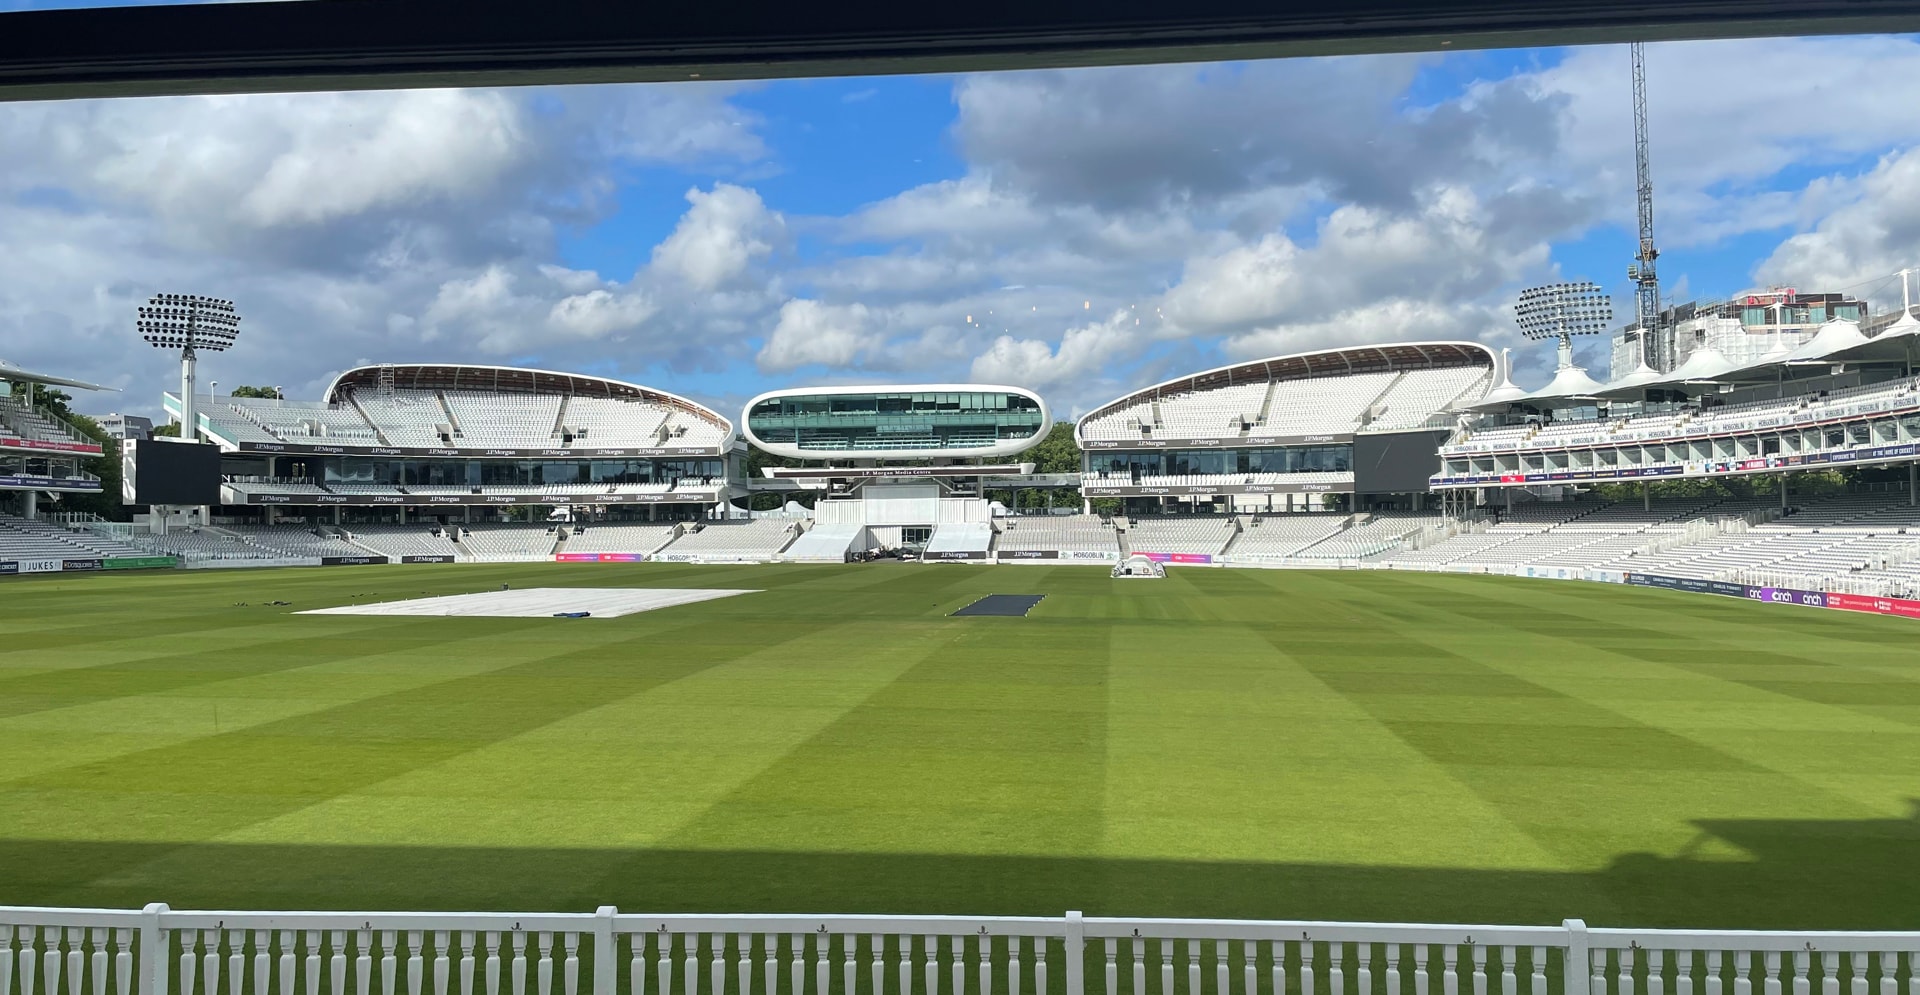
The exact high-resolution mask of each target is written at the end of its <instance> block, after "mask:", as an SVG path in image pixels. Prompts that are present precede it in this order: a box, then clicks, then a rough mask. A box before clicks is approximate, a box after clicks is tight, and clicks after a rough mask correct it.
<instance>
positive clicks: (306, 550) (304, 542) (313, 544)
mask: <svg viewBox="0 0 1920 995" xmlns="http://www.w3.org/2000/svg"><path fill="white" fill-rule="evenodd" d="M221 530H222V531H226V532H231V533H233V534H234V535H237V536H239V537H240V538H241V541H243V542H246V543H247V544H249V545H251V546H254V547H256V548H259V549H262V550H265V551H267V552H268V553H271V554H273V555H276V556H288V557H307V556H365V555H367V552H366V550H364V549H361V548H360V547H358V546H355V545H354V544H353V543H351V542H349V541H347V540H346V539H345V538H344V537H342V536H337V535H319V534H316V533H315V532H314V531H313V530H312V529H310V528H308V527H306V526H301V525H226V526H221Z"/></svg>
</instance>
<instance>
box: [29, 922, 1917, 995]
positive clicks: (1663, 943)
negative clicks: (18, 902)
mask: <svg viewBox="0 0 1920 995" xmlns="http://www.w3.org/2000/svg"><path fill="white" fill-rule="evenodd" d="M1916 966H1920V933H1896V932H1885V933H1879V932H1738V931H1699V930H1635V929H1589V928H1587V926H1586V925H1585V924H1584V923H1583V922H1581V921H1580V920H1577V919H1570V920H1567V921H1565V922H1564V923H1563V924H1561V925H1560V926H1466V925H1419V924H1386V923H1339V922H1304V921H1249V920H1205V919H1107V918H1097V917H1086V916H1082V915H1081V914H1079V913H1077V912H1069V913H1067V914H1066V915H1064V916H1061V917H1057V918H1054V917H1024V918H1023V917H941V916H805V915H771V916H765V915H714V916H702V915H632V914H625V913H621V912H618V911H616V910H615V909H613V908H611V907H607V908H602V909H600V910H599V911H598V912H596V913H591V914H583V913H575V914H531V915H522V914H517V913H421V912H181V911H174V910H172V909H169V908H168V907H167V906H165V905H150V906H147V907H146V908H145V909H144V910H140V911H132V910H112V909H47V908H14V907H0V995H348V993H349V992H351V993H352V995H375V993H376V992H377V993H378V995H399V993H402V992H404V993H405V995H426V993H431V995H450V993H452V992H456V991H457V992H458V993H459V995H583V993H585V992H590V993H592V995H649V993H652V995H1466V993H1469V992H1470V993H1471V995H1756V992H1755V986H1756V985H1757V986H1759V993H1758V995H1788V990H1789V989H1791V995H1812V992H1813V988H1814V986H1816V985H1817V986H1818V987H1819V990H1820V995H1842V992H1843V991H1844V992H1845V993H1846V995H1917V993H1916V984H1915V968H1916Z"/></svg>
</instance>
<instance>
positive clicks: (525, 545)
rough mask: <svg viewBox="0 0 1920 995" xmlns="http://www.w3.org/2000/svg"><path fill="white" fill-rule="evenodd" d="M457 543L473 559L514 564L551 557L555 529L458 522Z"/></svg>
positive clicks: (483, 561) (557, 539) (556, 535)
mask: <svg viewBox="0 0 1920 995" xmlns="http://www.w3.org/2000/svg"><path fill="white" fill-rule="evenodd" d="M452 528H454V529H456V530H457V531H458V532H459V536H460V539H459V545H460V547H461V548H462V549H463V550H464V551H465V552H466V554H467V555H468V556H469V557H471V558H472V559H473V560H475V561H476V562H480V563H516V562H525V561H529V560H545V559H548V558H550V557H552V556H553V550H554V546H555V544H556V543H558V542H559V540H560V533H559V529H557V528H554V527H552V526H541V525H478V524H476V525H458V526H452Z"/></svg>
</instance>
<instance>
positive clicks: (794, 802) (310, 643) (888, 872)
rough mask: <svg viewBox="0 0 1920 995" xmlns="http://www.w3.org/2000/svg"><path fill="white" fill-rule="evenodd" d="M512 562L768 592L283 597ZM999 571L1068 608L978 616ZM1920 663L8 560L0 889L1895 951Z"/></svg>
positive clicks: (1332, 612) (1189, 586)
mask: <svg viewBox="0 0 1920 995" xmlns="http://www.w3.org/2000/svg"><path fill="white" fill-rule="evenodd" d="M503 582H512V583H513V584H514V586H516V587H530V586H604V587H617V586H640V587H649V586H653V587H665V586H688V587H737V588H760V589H764V593H759V594H751V595H746V596H742V597H737V598H731V599H726V600H722V601H715V602H709V603H704V604H695V605H690V606H684V607H678V608H670V609H665V610H661V611H657V612H651V613H644V614H638V615H631V616H627V617H624V618H618V619H590V620H579V621H568V620H560V619H550V618H535V619H476V618H448V619H440V618H426V619H422V618H396V617H364V616H300V615H291V614H287V612H289V611H291V610H293V609H286V608H272V607H264V606H262V604H261V603H262V602H265V601H268V600H274V599H279V600H285V601H290V602H293V608H294V609H300V608H317V607H325V606H330V605H336V604H343V603H347V602H349V601H351V600H354V599H355V598H374V597H377V598H379V599H382V600H387V599H393V598H398V597H417V596H419V595H420V594H423V593H430V594H452V593H460V592H467V591H479V590H489V589H497V588H498V587H499V586H500V584H501V583H503ZM989 593H1009V594H1013V593H1044V594H1046V595H1047V598H1046V600H1045V601H1044V602H1043V603H1041V605H1040V606H1039V607H1038V608H1037V609H1036V610H1035V611H1034V612H1033V614H1032V615H1031V616H1029V617H1027V618H951V617H948V613H950V612H952V611H953V610H954V609H956V608H958V607H960V606H961V605H963V604H965V603H967V602H969V601H972V600H973V599H974V598H976V597H979V596H981V595H985V594H989ZM241 601H245V602H250V604H249V605H248V606H245V607H241V606H238V605H236V604H235V602H241ZM1917 645H1920V625H1916V624H1915V623H1913V622H1911V621H1906V620H1900V619H1887V618H1878V617H1873V616H1865V615H1857V614H1851V613H1839V612H1821V611H1817V610H1809V609H1797V608H1776V607H1769V606H1765V605H1757V604H1750V603H1747V602H1743V601H1738V600H1728V599H1720V598H1712V597H1703V596H1698V595H1687V594H1679V593H1674V592H1666V591H1654V590H1644V589H1630V588H1625V587H1613V586H1608V585H1597V584H1584V583H1567V582H1550V581H1528V580H1514V579H1506V578H1491V577H1471V576H1448V575H1433V574H1412V573H1385V572H1348V573H1323V572H1296V571H1256V570H1245V571H1241V570H1209V569H1180V568H1177V567H1176V568H1175V569H1174V570H1173V571H1172V572H1171V575H1170V576H1169V577H1168V578H1167V579H1166V580H1164V581H1114V580H1111V579H1109V578H1108V577H1107V575H1106V573H1105V571H1104V570H1099V569H1089V568H1083V567H1057V568H1056V567H1026V566H1008V567H966V566H916V565H901V564H883V565H882V564H876V565H868V566H830V567H810V566H707V567H685V566H672V565H654V564H644V565H618V564H583V565H555V564H513V565H497V566H464V565H461V566H438V565H436V566H417V567H412V566H410V567H343V568H333V569H294V570H273V571H193V572H167V573H139V574H127V575H119V576H113V575H104V574H96V575H85V576H71V575H69V576H52V577H45V578H16V579H9V580H7V581H6V582H4V583H0V904H74V905H109V906H127V905H139V904H141V903H145V902H149V901H167V902H170V903H172V904H173V905H174V906H175V907H176V908H182V907H222V908H235V907H238V908H355V907H359V908H448V909H453V908H494V909H500V908H512V909H528V910H545V909H554V910H583V909H591V908H592V907H593V906H595V905H598V904H601V903H612V904H617V905H619V906H621V907H622V908H627V909H632V910H635V911H640V910H650V911H665V910H701V911H745V912H751V911H821V912H902V913H906V912H918V913H1047V914H1057V913H1059V912H1061V911H1063V910H1065V909H1068V908H1079V909H1084V910H1086V911H1088V912H1089V913H1097V914H1140V915H1193V916H1257V917H1302V918H1351V919H1376V920H1378V919H1387V920H1427V921H1433V920H1441V921H1449V920H1450V921H1468V922H1486V921H1499V922H1558V921H1559V920H1560V919H1561V918H1563V917H1567V916H1579V917H1583V918H1585V919H1587V920H1588V921H1589V922H1591V923H1595V924H1618V925H1674V926H1678V925H1691V926H1730V927H1826V928H1842V927H1846V928H1908V929H1911V928H1916V927H1920V823H1916V820H1915V802H1914V799H1915V798H1920V652H1917V651H1916V646H1917Z"/></svg>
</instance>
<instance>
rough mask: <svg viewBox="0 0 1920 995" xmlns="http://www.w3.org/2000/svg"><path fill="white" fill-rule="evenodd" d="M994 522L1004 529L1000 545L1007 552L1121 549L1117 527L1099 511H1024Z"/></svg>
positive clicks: (1065, 551) (1072, 551)
mask: <svg viewBox="0 0 1920 995" xmlns="http://www.w3.org/2000/svg"><path fill="white" fill-rule="evenodd" d="M994 525H995V526H996V527H997V528H998V529H999V531H1000V539H999V542H998V548H999V550H1000V551H1001V552H1003V553H1005V552H1026V551H1030V550H1040V551H1046V550H1057V551H1059V552H1062V553H1111V554H1114V555H1116V556H1117V555H1119V553H1120V541H1119V537H1118V535H1117V534H1116V532H1115V530H1114V527H1113V526H1112V525H1111V524H1109V523H1107V522H1106V521H1104V520H1102V519H1101V518H1100V516H1098V515H1022V516H1017V517H1013V518H1002V519H998V520H996V521H995V523H994Z"/></svg>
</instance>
